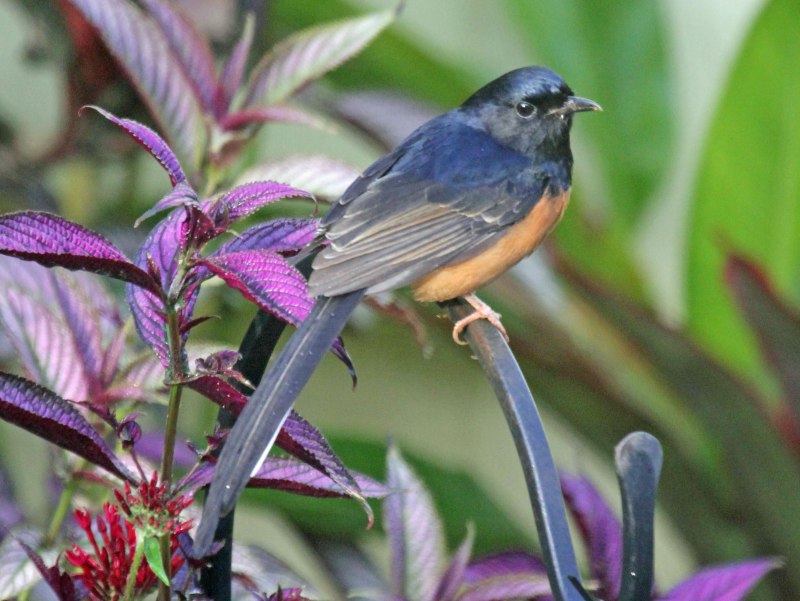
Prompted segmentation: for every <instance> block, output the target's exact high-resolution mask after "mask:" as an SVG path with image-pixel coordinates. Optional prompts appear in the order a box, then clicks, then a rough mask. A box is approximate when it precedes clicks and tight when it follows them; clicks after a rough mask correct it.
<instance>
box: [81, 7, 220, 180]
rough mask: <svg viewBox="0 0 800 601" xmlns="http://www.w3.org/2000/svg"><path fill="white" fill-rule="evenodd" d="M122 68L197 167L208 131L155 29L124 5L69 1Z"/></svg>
mask: <svg viewBox="0 0 800 601" xmlns="http://www.w3.org/2000/svg"><path fill="white" fill-rule="evenodd" d="M69 1H70V2H71V3H72V4H73V5H74V6H75V7H76V8H77V9H78V10H80V11H81V13H82V14H83V15H84V17H86V19H87V20H88V21H89V22H90V23H91V24H92V25H94V27H95V28H96V29H97V31H98V33H99V34H100V36H101V37H102V38H103V41H104V42H105V44H106V46H107V47H108V49H109V50H110V51H111V54H112V55H113V56H114V58H116V59H117V61H118V62H119V63H120V64H121V65H122V66H123V67H124V69H125V71H126V72H127V73H128V77H129V78H130V80H131V81H132V82H133V84H134V86H135V87H136V88H137V89H138V91H139V93H140V94H141V96H142V99H143V100H144V102H145V103H146V104H147V106H148V107H149V109H150V112H151V113H152V114H153V116H154V117H155V119H156V121H158V123H159V125H160V128H161V130H162V131H164V132H166V134H167V138H168V139H169V140H170V142H172V144H173V147H174V148H176V149H177V150H178V152H179V154H180V155H181V156H183V157H185V158H190V159H191V160H192V163H193V164H196V163H199V159H200V155H201V153H202V150H203V148H204V147H205V136H206V126H205V122H204V118H203V110H202V107H201V105H200V101H199V99H198V98H197V96H196V95H195V93H194V87H193V85H192V83H191V82H190V81H189V80H188V78H187V77H186V75H185V74H184V72H183V68H182V65H181V63H180V61H179V60H178V59H177V57H176V56H175V55H174V54H173V53H172V50H171V49H170V47H169V43H168V42H167V40H166V38H165V37H164V34H163V32H162V31H161V29H160V28H159V27H158V25H157V24H156V23H155V22H154V21H153V20H152V19H151V18H149V17H147V16H145V15H144V14H143V13H142V11H141V10H140V9H139V8H137V7H136V6H135V5H133V4H132V3H131V2H129V1H128V0H69Z"/></svg>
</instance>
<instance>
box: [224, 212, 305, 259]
mask: <svg viewBox="0 0 800 601" xmlns="http://www.w3.org/2000/svg"><path fill="white" fill-rule="evenodd" d="M318 224H319V221H318V220H317V219H310V218H308V219H293V218H289V217H285V218H282V219H273V220H271V221H265V222H264V223H259V224H258V225H254V226H253V227H251V228H248V229H246V230H245V231H244V232H242V233H241V234H239V235H238V236H236V237H235V238H232V239H231V240H229V241H228V242H226V243H225V244H223V245H222V246H220V247H219V249H217V251H216V252H214V253H212V256H216V255H227V254H229V253H235V252H241V251H244V250H272V251H275V252H278V253H292V254H294V253H296V252H299V251H300V250H302V249H304V248H305V247H306V246H308V245H309V244H310V243H311V241H312V240H314V238H315V237H316V235H317V225H318Z"/></svg>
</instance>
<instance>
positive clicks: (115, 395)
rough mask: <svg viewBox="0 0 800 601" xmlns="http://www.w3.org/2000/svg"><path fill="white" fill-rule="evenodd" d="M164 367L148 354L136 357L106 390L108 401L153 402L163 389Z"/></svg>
mask: <svg viewBox="0 0 800 601" xmlns="http://www.w3.org/2000/svg"><path fill="white" fill-rule="evenodd" d="M164 375H165V371H164V366H163V365H162V364H161V361H160V360H159V359H158V357H154V356H153V355H151V354H150V353H148V354H146V355H143V356H141V357H138V358H137V359H136V360H135V361H133V362H132V363H130V364H129V365H127V366H126V367H125V370H124V371H123V372H122V373H120V374H119V375H118V377H117V380H116V381H115V382H114V383H113V385H111V386H110V387H109V388H108V389H107V390H106V393H105V394H106V398H107V399H109V401H115V400H120V399H127V400H132V401H148V402H153V401H154V400H155V398H156V393H157V392H158V391H160V390H161V389H163V388H164Z"/></svg>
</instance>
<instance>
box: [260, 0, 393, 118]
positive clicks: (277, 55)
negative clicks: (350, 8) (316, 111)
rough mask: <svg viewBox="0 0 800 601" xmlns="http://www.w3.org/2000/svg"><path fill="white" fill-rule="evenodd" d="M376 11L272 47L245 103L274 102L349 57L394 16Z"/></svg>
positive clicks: (269, 103) (268, 103) (293, 36)
mask: <svg viewBox="0 0 800 601" xmlns="http://www.w3.org/2000/svg"><path fill="white" fill-rule="evenodd" d="M395 12H396V11H394V10H389V11H383V12H377V13H373V14H369V15H366V16H363V17H356V18H354V19H347V20H342V21H337V22H334V23H328V24H325V25H322V26H317V27H312V28H309V29H305V30H303V31H300V32H298V33H296V34H294V35H292V36H290V37H288V38H286V39H285V40H283V41H282V42H280V43H279V44H277V45H276V46H275V47H274V48H272V49H271V50H270V51H269V52H268V53H267V54H266V55H265V56H264V58H262V59H261V61H259V63H258V65H257V66H256V67H255V69H254V70H253V73H252V76H251V78H250V82H249V84H248V91H247V100H246V102H245V105H246V106H265V105H272V104H278V103H281V102H283V101H284V100H286V99H287V98H289V97H290V96H291V95H292V94H294V93H295V92H296V91H298V90H299V89H300V88H302V87H303V86H305V85H306V84H308V83H310V82H311V81H314V80H315V79H318V78H319V77H321V76H322V75H324V74H325V73H327V72H328V71H330V70H332V69H334V68H336V67H337V66H339V65H340V64H342V63H343V62H344V61H346V60H348V59H349V58H351V57H353V56H354V55H355V54H357V53H358V52H360V51H361V49H362V48H364V47H365V46H366V45H367V44H369V43H370V42H371V41H372V40H373V39H374V38H375V37H376V36H377V35H378V34H379V33H380V32H381V31H383V29H384V28H386V27H387V26H388V25H389V24H390V23H391V22H392V21H393V20H394V17H395Z"/></svg>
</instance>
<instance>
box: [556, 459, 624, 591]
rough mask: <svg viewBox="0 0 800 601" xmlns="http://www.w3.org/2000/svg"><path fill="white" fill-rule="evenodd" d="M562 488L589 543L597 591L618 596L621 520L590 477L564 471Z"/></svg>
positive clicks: (582, 534)
mask: <svg viewBox="0 0 800 601" xmlns="http://www.w3.org/2000/svg"><path fill="white" fill-rule="evenodd" d="M561 490H562V492H563V494H564V500H565V502H566V504H567V508H568V509H569V511H570V513H571V514H572V516H573V517H574V518H575V521H576V523H577V524H578V529H579V530H580V533H581V538H582V539H583V542H584V545H585V546H586V550H587V555H588V557H589V571H590V573H591V575H592V578H594V579H596V580H597V581H598V582H599V587H598V590H597V595H598V596H599V597H600V598H607V599H616V598H617V597H618V596H619V588H620V582H621V580H620V579H621V578H622V526H621V524H620V522H619V520H618V519H617V517H616V516H615V515H614V512H613V511H611V508H610V507H609V506H608V504H607V503H606V501H605V499H603V497H602V496H601V495H600V493H599V492H598V491H597V489H596V488H595V487H594V486H593V485H592V483H591V482H590V481H589V480H588V479H587V478H584V477H581V476H572V475H570V474H563V473H562V474H561Z"/></svg>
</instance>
